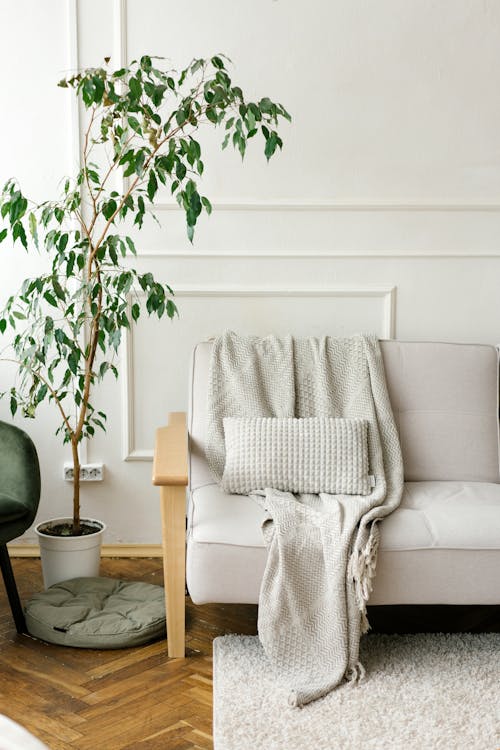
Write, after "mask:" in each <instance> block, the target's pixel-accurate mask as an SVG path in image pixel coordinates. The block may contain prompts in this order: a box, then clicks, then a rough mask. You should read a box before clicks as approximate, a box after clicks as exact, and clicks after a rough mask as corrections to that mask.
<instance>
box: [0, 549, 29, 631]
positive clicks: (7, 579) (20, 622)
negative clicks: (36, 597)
mask: <svg viewBox="0 0 500 750" xmlns="http://www.w3.org/2000/svg"><path fill="white" fill-rule="evenodd" d="M0 568H1V569H2V576H3V580H4V583H5V588H6V590H7V597H8V599H9V604H10V608H11V610H12V616H13V618H14V623H15V625H16V630H17V632H18V633H21V634H22V633H26V632H27V631H26V620H25V619H24V612H23V608H22V606H21V600H20V599H19V594H18V591H17V586H16V581H15V579H14V572H13V570H12V565H11V562H10V557H9V552H8V550H7V545H6V544H0Z"/></svg>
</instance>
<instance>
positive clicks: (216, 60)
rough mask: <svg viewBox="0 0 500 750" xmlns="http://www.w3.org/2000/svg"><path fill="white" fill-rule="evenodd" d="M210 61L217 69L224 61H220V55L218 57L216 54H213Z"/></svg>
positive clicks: (221, 66) (220, 67)
mask: <svg viewBox="0 0 500 750" xmlns="http://www.w3.org/2000/svg"><path fill="white" fill-rule="evenodd" d="M211 62H212V65H213V66H214V68H218V69H219V70H220V69H222V68H223V67H224V63H223V62H222V60H221V59H220V57H218V56H217V55H215V56H214V57H212V60H211Z"/></svg>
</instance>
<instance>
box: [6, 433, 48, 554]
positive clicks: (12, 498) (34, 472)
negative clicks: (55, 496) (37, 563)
mask: <svg viewBox="0 0 500 750" xmlns="http://www.w3.org/2000/svg"><path fill="white" fill-rule="evenodd" d="M39 500H40V468H39V465H38V457H37V453H36V450H35V446H34V445H33V443H32V441H31V439H30V438H29V436H28V435H27V434H26V433H25V432H23V430H20V429H19V428H18V427H15V426H14V425H12V424H9V423H8V422H0V544H5V543H6V542H10V541H11V540H12V539H16V537H18V536H20V535H21V534H22V533H24V532H25V531H26V529H27V528H28V527H29V526H31V524H32V523H33V521H34V520H35V515H36V512H37V509H38V502H39Z"/></svg>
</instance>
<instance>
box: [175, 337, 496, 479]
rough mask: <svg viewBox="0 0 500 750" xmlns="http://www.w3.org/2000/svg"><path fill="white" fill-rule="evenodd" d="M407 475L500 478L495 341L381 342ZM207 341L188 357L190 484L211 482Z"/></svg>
mask: <svg viewBox="0 0 500 750" xmlns="http://www.w3.org/2000/svg"><path fill="white" fill-rule="evenodd" d="M380 344H381V349H382V356H383V359H384V365H385V372H386V379H387V386H388V390H389V398H390V400H391V404H392V408H393V411H394V416H395V419H396V424H397V427H398V430H399V436H400V441H401V449H402V453H403V462H404V470H405V479H406V480H407V481H421V480H424V481H425V480H459V481H472V482H498V481H499V468H498V451H499V444H498V356H497V352H496V349H495V348H494V347H493V346H488V345H483V344H448V343H434V342H402V341H381V342H380ZM211 347H212V344H211V342H203V343H201V344H199V345H198V346H197V347H196V349H195V351H194V353H193V359H192V369H191V383H190V405H189V416H188V429H189V435H190V486H191V488H196V487H199V486H201V485H204V484H207V483H211V482H213V481H214V480H213V477H212V475H211V473H210V470H209V468H208V465H207V463H206V460H205V454H204V442H205V424H206V415H207V389H206V386H207V375H208V368H209V362H210V352H211Z"/></svg>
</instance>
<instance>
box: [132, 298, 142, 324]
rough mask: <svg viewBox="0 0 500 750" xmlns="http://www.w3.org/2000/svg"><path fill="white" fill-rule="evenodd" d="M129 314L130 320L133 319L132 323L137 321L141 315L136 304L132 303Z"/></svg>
mask: <svg viewBox="0 0 500 750" xmlns="http://www.w3.org/2000/svg"><path fill="white" fill-rule="evenodd" d="M131 312H132V318H133V319H134V321H136V320H138V319H139V317H140V314H141V308H140V307H139V305H138V304H137V302H134V304H133V305H132V309H131Z"/></svg>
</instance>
